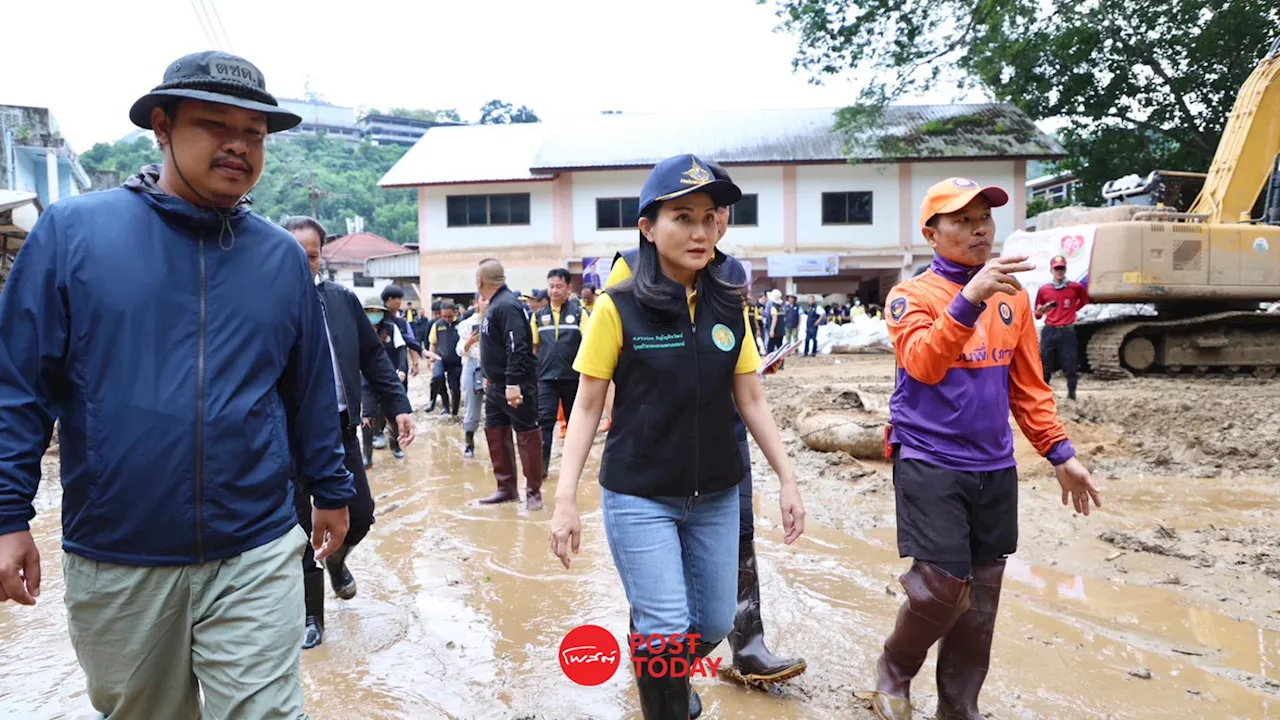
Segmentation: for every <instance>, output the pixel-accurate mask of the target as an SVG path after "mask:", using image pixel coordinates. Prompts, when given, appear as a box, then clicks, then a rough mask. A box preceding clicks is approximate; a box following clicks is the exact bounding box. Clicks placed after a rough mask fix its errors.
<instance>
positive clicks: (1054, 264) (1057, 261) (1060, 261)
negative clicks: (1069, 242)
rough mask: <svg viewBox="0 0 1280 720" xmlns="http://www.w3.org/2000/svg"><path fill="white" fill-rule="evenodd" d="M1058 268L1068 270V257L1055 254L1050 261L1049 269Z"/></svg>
mask: <svg viewBox="0 0 1280 720" xmlns="http://www.w3.org/2000/svg"><path fill="white" fill-rule="evenodd" d="M1058 268H1062V269H1063V270H1066V269H1067V259H1066V258H1065V257H1063V256H1061V255H1054V256H1053V259H1052V260H1050V261H1049V269H1050V270H1057V269H1058Z"/></svg>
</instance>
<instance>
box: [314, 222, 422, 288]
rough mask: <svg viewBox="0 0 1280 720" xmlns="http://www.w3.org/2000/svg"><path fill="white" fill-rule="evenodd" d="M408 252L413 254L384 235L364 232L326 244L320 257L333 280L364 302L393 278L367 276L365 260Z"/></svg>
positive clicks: (329, 241)
mask: <svg viewBox="0 0 1280 720" xmlns="http://www.w3.org/2000/svg"><path fill="white" fill-rule="evenodd" d="M406 253H412V251H411V250H409V249H408V248H405V247H404V246H403V245H400V244H397V243H394V242H392V241H390V240H388V239H386V238H384V237H382V236H381V235H375V234H373V233H369V232H361V233H355V234H352V235H343V236H342V237H337V238H333V239H332V240H328V241H326V242H325V245H324V247H323V248H321V249H320V258H321V262H323V268H324V269H325V270H326V271H327V272H328V277H329V279H330V280H332V281H334V282H336V283H338V284H339V285H345V286H346V287H348V288H350V289H351V290H353V291H354V292H355V293H356V295H358V296H360V298H361V299H362V300H363V299H364V298H365V297H366V296H368V295H371V294H376V293H378V292H379V291H381V290H382V288H383V287H384V286H386V285H389V284H390V283H391V278H388V277H381V278H379V277H373V276H372V275H367V274H366V273H365V261H367V260H368V259H369V258H373V257H381V256H386V255H402V254H406Z"/></svg>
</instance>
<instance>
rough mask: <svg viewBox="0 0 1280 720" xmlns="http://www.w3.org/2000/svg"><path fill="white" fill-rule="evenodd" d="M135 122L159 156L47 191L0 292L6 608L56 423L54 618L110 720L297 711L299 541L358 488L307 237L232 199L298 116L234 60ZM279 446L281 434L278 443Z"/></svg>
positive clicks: (343, 515)
mask: <svg viewBox="0 0 1280 720" xmlns="http://www.w3.org/2000/svg"><path fill="white" fill-rule="evenodd" d="M130 119H131V120H132V121H133V122H134V123H135V124H137V125H138V126H140V127H143V128H147V129H152V130H154V131H155V134H156V139H157V141H158V143H159V145H160V148H161V151H162V154H163V157H164V162H163V165H161V166H154V165H153V166H147V167H145V168H143V169H142V171H141V172H140V173H139V174H138V175H136V176H134V177H132V178H130V179H129V180H128V182H126V184H125V187H124V188H119V189H115V190H110V191H107V192H101V193H91V194H88V195H81V196H79V197H72V198H68V199H66V200H63V201H62V202H59V203H56V204H54V205H53V206H51V207H50V208H49V209H48V210H47V211H46V212H45V214H44V216H43V217H42V218H40V221H39V222H38V223H37V225H36V227H35V228H34V230H33V231H32V233H31V236H30V237H29V238H28V239H27V241H26V243H25V245H24V246H23V248H22V250H21V252H20V253H19V255H18V258H17V261H16V262H15V264H14V266H13V270H12V272H11V274H10V277H9V282H8V284H7V285H6V286H5V288H4V292H3V294H2V295H0V417H3V418H4V420H3V422H0V601H4V600H10V599H11V600H15V601H17V602H18V603H21V604H25V605H30V604H34V602H35V598H36V597H38V596H39V591H40V555H39V552H38V551H37V548H36V544H35V542H34V541H33V539H32V536H31V533H30V531H29V522H30V521H31V520H32V519H33V518H34V516H35V511H34V509H33V507H32V500H33V498H34V497H35V494H36V488H37V485H38V483H39V481H40V459H41V456H42V455H43V453H44V450H45V448H46V447H47V445H48V443H49V440H50V435H51V433H52V429H53V424H54V420H55V419H56V420H57V421H58V424H59V440H60V446H61V464H62V486H63V493H62V538H63V541H62V547H63V550H64V555H63V573H64V576H65V582H66V592H65V599H66V606H67V611H68V628H69V631H70V635H71V642H72V645H73V646H74V647H75V650H76V655H77V657H78V659H79V661H80V665H81V667H82V668H83V669H84V672H85V675H86V678H87V680H88V694H89V699H90V701H91V702H92V704H93V706H94V708H95V709H96V710H98V711H99V712H101V713H103V714H104V715H106V716H109V717H111V718H113V719H115V718H120V719H123V720H130V719H132V718H160V717H165V718H194V717H199V716H201V714H202V709H201V707H200V697H199V695H198V693H197V686H198V687H199V689H200V690H202V691H203V699H204V707H203V717H205V718H248V717H252V718H289V719H291V720H292V719H294V718H297V717H299V716H300V714H301V713H302V688H301V682H300V672H299V653H300V646H301V644H302V634H303V622H302V618H303V614H304V609H303V608H304V606H303V591H302V584H301V583H300V582H298V576H299V570H298V568H299V566H300V564H301V559H302V553H303V547H304V545H305V544H306V538H305V533H304V532H303V531H302V530H301V529H299V527H298V521H297V517H296V515H295V510H294V500H293V497H292V489H293V484H292V483H291V482H290V477H291V475H292V472H291V471H292V469H293V466H294V464H295V460H296V465H297V470H298V476H299V482H300V483H301V484H302V485H303V486H304V487H305V488H306V491H307V493H308V494H309V495H310V496H311V498H312V501H313V502H314V504H315V510H314V511H313V515H312V526H313V533H312V537H311V543H312V546H313V548H314V549H315V551H316V558H317V559H322V558H324V557H325V556H327V555H328V554H329V553H331V552H333V551H334V550H336V549H337V548H339V547H341V546H342V544H343V540H344V537H345V535H346V533H347V526H348V515H347V505H348V504H349V503H350V502H351V500H352V499H353V497H354V496H355V488H354V485H353V483H352V478H351V474H350V472H348V471H347V470H346V469H345V468H344V467H343V449H342V448H343V441H342V433H341V430H340V428H339V413H338V408H337V398H336V396H335V393H334V387H335V385H334V375H333V366H332V362H331V357H330V354H329V347H328V338H327V333H326V331H325V325H324V321H323V319H322V315H321V307H320V299H319V295H318V294H317V293H316V292H315V288H314V286H313V284H312V277H311V271H310V269H309V268H308V265H307V258H306V255H305V253H304V252H303V249H302V248H301V247H300V246H299V245H298V243H297V242H296V241H295V240H294V239H293V237H292V236H291V235H290V234H289V233H288V232H286V231H285V230H284V229H282V228H280V227H278V226H276V225H274V224H272V223H271V222H269V221H267V220H265V219H264V218H262V217H260V216H258V215H255V214H253V213H251V212H250V211H249V204H248V202H247V200H246V199H245V195H246V193H247V192H248V191H249V190H250V189H251V188H252V187H253V186H254V184H255V183H256V182H257V180H258V178H259V177H260V176H261V173H262V167H263V162H264V160H265V140H266V136H267V134H268V133H271V132H276V131H279V130H284V129H287V128H290V127H293V126H294V125H296V124H297V123H298V122H300V118H298V116H296V115H293V114H292V113H288V112H285V111H283V110H281V109H280V108H279V107H278V105H277V103H276V101H275V99H274V98H273V97H272V96H271V95H269V94H267V92H266V84H265V81H264V80H263V78H262V74H261V73H260V72H259V71H258V69H257V68H256V67H254V66H253V65H252V64H250V63H249V62H248V61H246V60H244V59H242V58H237V57H234V56H231V55H227V54H225V53H221V52H202V53H197V54H194V55H188V56H186V57H183V58H180V59H179V60H177V61H175V62H173V63H171V64H170V65H169V66H168V67H167V68H166V70H165V75H164V81H163V83H162V84H161V85H159V86H158V87H156V88H155V89H154V90H152V92H150V93H148V94H147V95H145V96H143V97H142V98H141V99H139V100H138V101H137V102H136V103H135V104H134V106H133V108H132V110H131V111H130ZM291 437H292V438H294V439H295V440H294V441H293V442H291V440H290V438H291Z"/></svg>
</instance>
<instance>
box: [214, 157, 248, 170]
mask: <svg viewBox="0 0 1280 720" xmlns="http://www.w3.org/2000/svg"><path fill="white" fill-rule="evenodd" d="M219 165H226V166H228V167H233V168H236V169H237V170H243V171H245V172H247V173H253V172H254V170H255V168H254V167H253V165H252V164H251V163H250V162H249V161H248V160H245V159H244V158H240V157H236V156H235V155H222V156H219V157H215V158H214V159H213V163H212V164H211V165H210V166H209V167H210V168H216V167H218V166H219Z"/></svg>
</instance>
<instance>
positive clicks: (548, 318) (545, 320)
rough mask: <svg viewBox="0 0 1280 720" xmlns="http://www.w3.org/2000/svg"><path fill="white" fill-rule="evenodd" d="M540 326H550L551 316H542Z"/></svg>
mask: <svg viewBox="0 0 1280 720" xmlns="http://www.w3.org/2000/svg"><path fill="white" fill-rule="evenodd" d="M542 324H543V325H550V324H551V316H550V315H543V316H542Z"/></svg>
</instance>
